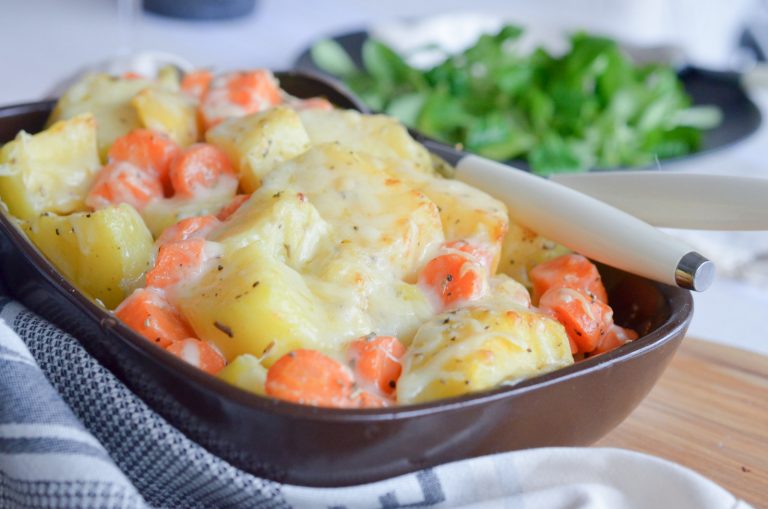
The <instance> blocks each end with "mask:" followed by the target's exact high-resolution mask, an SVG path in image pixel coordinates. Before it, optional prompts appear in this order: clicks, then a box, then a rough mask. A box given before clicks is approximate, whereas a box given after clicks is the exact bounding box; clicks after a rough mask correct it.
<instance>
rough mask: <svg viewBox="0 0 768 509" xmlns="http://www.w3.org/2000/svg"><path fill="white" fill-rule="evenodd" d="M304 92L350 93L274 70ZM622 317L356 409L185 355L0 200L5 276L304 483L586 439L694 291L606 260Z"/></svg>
mask: <svg viewBox="0 0 768 509" xmlns="http://www.w3.org/2000/svg"><path fill="white" fill-rule="evenodd" d="M278 77H279V78H280V80H281V84H282V85H283V87H284V88H285V89H286V90H287V91H288V92H289V93H292V94H294V95H296V96H299V97H311V96H316V95H324V96H326V97H328V98H329V99H331V100H334V99H335V100H338V102H339V105H342V106H345V107H354V106H355V105H354V103H351V102H349V100H346V99H345V98H344V96H343V95H341V94H339V93H338V91H336V90H334V89H333V88H332V87H327V86H324V85H323V84H321V83H318V82H314V81H313V82H307V81H306V80H302V77H301V76H298V75H295V74H290V73H278ZM52 107H53V102H51V101H46V102H40V103H32V104H26V105H19V106H9V107H5V108H0V144H2V143H4V142H6V141H8V140H10V139H12V138H13V137H14V136H15V135H16V133H17V132H18V131H19V130H21V129H24V130H26V131H28V132H31V133H34V132H37V131H39V130H40V129H42V127H43V125H44V123H45V119H46V118H47V117H48V115H49V113H50V111H51V108H52ZM601 272H602V275H603V278H604V281H605V283H606V287H607V289H608V293H609V295H610V299H611V304H612V306H613V308H614V311H615V315H614V316H615V318H616V322H617V323H619V324H621V325H624V326H628V327H631V328H633V329H635V330H638V331H640V332H641V333H642V334H643V336H642V337H641V338H640V339H638V340H636V341H634V342H632V343H630V344H627V345H624V346H622V347H620V348H618V349H616V350H614V351H612V352H609V353H607V354H604V355H601V356H598V357H594V358H591V359H587V360H586V361H583V362H581V363H579V364H577V365H573V366H569V367H567V368H564V369H560V370H557V371H555V372H552V373H549V374H546V375H543V376H539V377H536V378H532V379H529V380H526V381H524V382H522V383H520V384H518V385H516V386H514V387H501V388H498V389H495V390H491V391H486V392H482V393H477V394H472V395H467V396H463V397H458V398H451V399H447V400H443V401H437V402H433V403H425V404H419V405H411V406H403V407H396V408H384V409H372V410H353V409H326V408H314V407H309V406H301V405H295V404H292V403H287V402H283V401H277V400H273V399H270V398H264V397H260V396H256V395H254V394H251V393H248V392H245V391H242V390H240V389H238V388H236V387H234V386H231V385H229V384H227V383H225V382H223V381H221V380H219V379H217V378H215V377H212V376H210V375H208V374H206V373H204V372H202V371H200V370H198V369H196V368H194V367H192V366H190V365H189V364H187V363H185V362H183V361H182V360H180V359H179V358H177V357H175V356H173V355H171V354H170V353H168V352H166V351H164V350H163V349H161V348H159V347H157V346H156V345H155V344H153V343H152V342H150V341H147V340H146V339H144V338H143V337H141V336H139V335H138V334H136V333H135V332H133V331H132V330H130V329H129V328H128V327H126V326H125V325H123V324H122V323H120V322H119V321H118V320H116V319H115V318H114V316H113V315H112V314H111V313H109V312H107V311H104V310H103V309H102V308H100V307H99V306H97V305H96V304H94V302H93V301H91V300H90V299H89V298H87V297H85V296H84V295H83V294H81V293H80V292H79V291H77V290H76V289H75V288H74V287H73V286H72V285H71V284H70V283H69V282H67V281H66V280H65V279H64V278H63V277H62V276H61V275H60V274H59V273H58V272H57V271H56V270H55V269H54V267H53V266H52V265H51V263H49V262H48V261H47V260H46V259H45V257H44V256H43V255H42V254H41V253H40V252H39V251H38V250H37V249H36V248H35V247H34V245H32V244H31V243H30V242H29V241H28V240H27V238H26V236H25V235H24V234H23V232H22V231H21V230H20V229H19V228H18V227H17V226H16V224H15V222H14V221H13V220H12V219H11V218H10V217H9V216H8V215H7V214H6V213H5V212H3V211H2V209H0V279H2V282H3V283H4V284H5V286H6V287H7V288H9V289H10V290H11V291H12V293H13V296H14V297H15V298H17V299H19V300H20V301H22V302H23V303H24V304H26V305H27V306H28V307H30V308H31V309H33V310H34V311H36V312H38V313H39V314H41V315H42V316H44V317H45V318H47V319H49V320H51V321H52V322H54V323H56V324H57V325H59V326H60V327H62V328H63V329H65V330H67V331H69V332H70V333H72V334H73V335H74V336H75V337H76V338H77V339H78V340H79V341H80V342H81V343H82V344H83V346H84V347H85V348H86V349H87V350H88V351H89V352H90V353H91V354H92V355H94V356H95V357H96V358H97V359H98V360H99V361H100V362H101V363H102V364H103V365H104V366H105V367H106V368H107V369H109V370H110V371H112V373H114V374H115V376H117V377H118V378H119V379H120V380H122V381H123V382H124V383H125V384H126V385H127V386H128V387H130V388H131V390H133V391H134V392H135V393H136V394H138V395H139V396H140V397H141V398H142V399H144V401H146V402H147V404H148V405H150V406H151V407H152V408H153V409H154V410H155V411H157V412H158V413H159V414H160V415H162V416H163V417H164V418H166V419H167V420H168V421H169V422H170V423H171V424H173V425H174V426H176V427H177V428H178V429H179V430H181V431H182V432H183V433H185V434H186V435H187V436H189V437H190V438H191V439H193V440H195V441H196V442H198V443H199V444H201V445H202V446H203V447H205V448H206V449H208V450H209V451H211V452H212V453H214V454H216V455H218V456H220V457H222V458H223V459H225V460H226V461H229V462H230V463H232V464H233V465H235V466H237V467H239V468H242V469H244V470H246V471H248V472H251V473H253V474H256V475H259V476H262V477H266V478H268V479H273V480H277V481H283V482H289V483H292V484H300V485H310V486H345V485H352V484H358V483H364V482H371V481H376V480H380V479H384V478H386V477H390V476H394V475H399V474H403V473H406V472H412V471H414V470H418V469H421V468H426V467H431V466H434V465H438V464H441V463H446V462H449V461H455V460H459V459H464V458H470V457H473V456H479V455H482V454H490V453H495V452H504V451H510V450H515V449H525V448H530V447H543V446H566V445H585V444H590V443H592V442H594V441H596V440H598V439H599V438H601V437H602V436H603V435H605V434H606V433H608V432H609V431H610V430H611V429H613V428H614V427H615V426H617V425H618V424H619V423H620V422H621V421H622V420H623V419H624V418H626V417H627V415H629V414H630V412H632V410H633V409H634V408H635V407H636V406H637V405H638V404H639V403H640V401H641V400H642V399H643V398H644V397H645V395H646V394H647V393H648V391H650V390H651V387H653V385H654V383H655V382H656V380H657V379H658V378H659V376H660V375H661V373H662V372H663V371H664V368H665V367H666V365H667V364H668V363H669V361H670V360H671V358H672V355H673V354H674V352H675V350H676V349H677V347H678V345H679V344H680V342H681V341H682V339H683V336H684V335H685V331H686V329H687V327H688V324H689V323H690V320H691V317H692V314H693V301H692V298H691V295H690V293H689V292H687V291H686V290H683V289H681V288H676V287H671V286H666V285H661V284H658V283H652V282H650V281H648V280H645V279H641V278H638V277H636V276H630V275H629V274H626V273H624V272H620V271H616V270H613V269H610V268H608V267H602V268H601Z"/></svg>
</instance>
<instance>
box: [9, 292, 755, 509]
mask: <svg viewBox="0 0 768 509" xmlns="http://www.w3.org/2000/svg"><path fill="white" fill-rule="evenodd" d="M461 506H467V507H469V506H471V507H475V508H486V507H516V508H517V507H520V508H522V507H536V508H542V509H554V508H566V507H567V508H588V507H589V508H591V507H594V508H604V507H611V508H616V509H621V508H646V507H675V508H679V509H684V508H697V509H709V508H712V509H715V508H727V509H733V508H739V509H743V508H747V507H749V506H748V505H747V504H746V503H744V502H742V501H739V500H737V499H736V498H734V497H733V496H732V495H731V494H730V493H728V492H727V491H725V490H724V489H722V488H720V487H719V486H717V485H716V484H714V483H712V482H711V481H709V480H707V479H705V478H703V477H701V476H700V475H698V474H696V473H695V472H692V471H690V470H688V469H685V468H683V467H681V466H679V465H676V464H673V463H670V462H667V461H664V460H661V459H658V458H654V457H650V456H646V455H642V454H639V453H635V452H630V451H624V450H617V449H578V448H559V449H534V450H530V451H519V452H514V453H507V454H501V455H496V456H488V457H485V458H477V459H474V460H468V461H463V462H458V463H452V464H449V465H444V466H441V467H438V468H435V469H430V470H425V471H422V472H418V473H415V474H410V475H405V476H401V477H398V478H394V479H390V480H386V481H382V482H378V483H373V484H368V485H364V486H357V487H351V488H335V489H317V488H303V487H297V486H287V485H282V484H278V483H275V482H272V481H268V480H264V479H259V478H257V477H254V476H252V475H250V474H248V473H245V472H243V471H240V470H238V469H236V468H234V467H233V466H231V465H229V464H228V463H226V462H224V461H223V460H221V459H220V458H218V457H216V456H213V455H212V454H210V453H209V452H207V451H206V450H204V449H203V448H202V447H200V446H199V445H197V444H195V443H194V442H192V441H190V440H189V439H187V438H186V437H185V436H184V435H183V434H181V433H180V432H179V431H178V430H176V429H175V428H174V427H172V426H171V425H169V424H168V423H167V422H166V421H165V420H164V419H162V418H161V417H160V416H158V415H157V414H155V413H154V412H153V411H152V410H150V409H149V408H148V407H147V406H146V405H145V404H144V403H143V402H142V401H141V400H140V399H139V398H137V397H136V396H135V395H134V394H133V393H131V392H130V391H129V390H128V389H127V388H126V387H125V386H124V385H123V384H122V383H121V382H120V381H119V380H117V379H116V378H115V377H114V376H113V375H112V374H111V373H110V372H109V371H107V370H106V369H105V368H103V367H102V366H100V365H99V364H98V363H97V362H96V361H95V360H94V359H93V358H92V357H91V356H90V355H89V354H88V353H87V352H86V351H85V350H84V349H83V348H82V347H81V346H80V344H79V343H78V342H77V341H76V340H75V339H74V338H73V337H71V336H70V335H68V334H66V333H63V332H62V331H60V330H59V329H58V328H56V327H54V326H53V325H51V324H50V323H48V322H47V321H45V320H43V319H41V318H40V317H38V316H36V315H35V314H34V313H31V312H30V311H28V310H26V309H25V308H24V307H23V306H21V305H20V304H18V303H16V302H13V301H12V300H10V299H9V298H7V297H5V296H4V293H3V291H2V288H1V287H0V508H17V507H36V508H37V507H65V508H91V507H92V508H97V507H98V508H145V507H172V508H185V509H186V508H196V507H232V508H239V507H264V508H292V507H296V508H299V507H327V508H337V509H341V508H348V509H353V508H386V509H394V508H398V507H461Z"/></svg>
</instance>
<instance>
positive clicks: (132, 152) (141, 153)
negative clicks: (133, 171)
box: [108, 129, 180, 192]
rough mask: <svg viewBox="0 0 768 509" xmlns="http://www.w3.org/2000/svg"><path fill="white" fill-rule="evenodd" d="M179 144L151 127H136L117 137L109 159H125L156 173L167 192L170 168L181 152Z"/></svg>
mask: <svg viewBox="0 0 768 509" xmlns="http://www.w3.org/2000/svg"><path fill="white" fill-rule="evenodd" d="M179 150H180V149H179V146H178V145H177V144H176V142H175V141H173V140H172V139H170V138H169V137H168V136H166V135H164V134H161V133H158V132H155V131H151V130H149V129H134V130H133V131H131V132H129V133H128V134H126V135H125V136H121V137H120V138H118V139H116V140H115V142H114V143H113V144H112V146H111V147H110V148H109V153H108V157H109V161H110V162H116V161H124V162H127V163H131V164H133V165H134V166H136V167H138V168H139V169H142V170H145V171H146V172H149V173H152V174H156V175H157V176H159V177H160V182H162V183H163V188H164V189H165V190H166V192H168V191H170V180H169V177H168V170H169V169H170V166H171V161H173V159H174V158H175V157H176V155H177V154H178V153H179Z"/></svg>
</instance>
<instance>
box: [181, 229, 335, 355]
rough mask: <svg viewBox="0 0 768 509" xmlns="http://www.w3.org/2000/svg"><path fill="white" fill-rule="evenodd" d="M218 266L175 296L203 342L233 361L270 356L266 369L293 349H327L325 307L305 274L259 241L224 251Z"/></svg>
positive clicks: (184, 285) (183, 287) (187, 285)
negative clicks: (323, 335)
mask: <svg viewBox="0 0 768 509" xmlns="http://www.w3.org/2000/svg"><path fill="white" fill-rule="evenodd" d="M217 263H218V265H217V266H214V267H213V268H211V270H209V271H208V272H207V273H205V274H203V276H202V277H201V278H200V279H198V280H195V281H191V282H188V283H187V284H183V283H182V285H181V286H180V287H179V288H178V289H177V290H176V293H175V301H176V302H177V304H178V306H179V308H180V309H181V312H182V314H183V315H184V316H185V317H186V319H187V320H188V321H189V323H190V325H191V326H192V328H193V329H194V331H195V333H196V334H197V335H198V337H200V339H203V340H207V341H211V342H212V343H214V344H215V345H216V346H217V347H218V348H219V350H221V352H222V353H223V354H224V356H225V357H226V358H227V359H228V360H233V359H235V357H237V356H238V355H242V354H246V353H249V354H252V355H256V356H257V357H262V356H264V355H265V354H267V355H266V357H265V359H264V361H263V362H264V365H265V366H270V365H271V364H272V363H273V362H274V361H275V360H277V359H278V358H280V357H281V356H282V355H284V354H286V353H288V352H290V351H291V350H295V349H297V348H320V347H322V346H323V345H322V344H320V339H319V338H320V330H321V328H322V327H323V324H324V322H325V316H324V313H323V310H322V303H321V302H320V301H319V300H318V299H317V297H316V296H315V295H314V294H312V292H311V291H310V290H309V289H308V288H307V285H306V283H305V282H304V280H303V279H302V277H301V275H299V274H298V273H297V272H295V271H294V270H293V269H291V268H290V267H288V266H287V265H285V264H284V263H282V262H280V261H277V260H275V259H273V258H272V257H271V256H269V255H268V254H267V253H265V252H264V251H263V250H262V247H261V246H260V245H259V244H256V243H254V244H250V245H248V246H245V247H243V248H240V249H231V250H225V252H224V254H223V256H222V258H221V259H220V260H218V262H217ZM218 267H221V269H220V270H219V268H218Z"/></svg>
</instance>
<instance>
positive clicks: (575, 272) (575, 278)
mask: <svg viewBox="0 0 768 509" xmlns="http://www.w3.org/2000/svg"><path fill="white" fill-rule="evenodd" d="M530 276H531V282H532V283H533V302H534V303H538V302H539V299H540V298H541V296H542V295H544V294H545V293H546V292H547V290H549V289H551V288H560V287H565V288H574V289H576V290H582V291H584V292H586V293H587V294H588V295H590V294H591V295H594V296H595V298H596V299H597V300H599V301H601V302H608V295H607V294H606V293H605V287H604V286H603V281H602V279H601V278H600V273H599V272H598V271H597V267H595V265H594V264H593V263H592V262H590V261H589V260H588V259H586V258H585V257H583V256H581V255H579V254H567V255H563V256H559V257H557V258H555V259H553V260H550V261H548V262H544V263H540V264H539V265H537V266H535V267H534V268H533V269H532V270H531V274H530Z"/></svg>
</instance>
